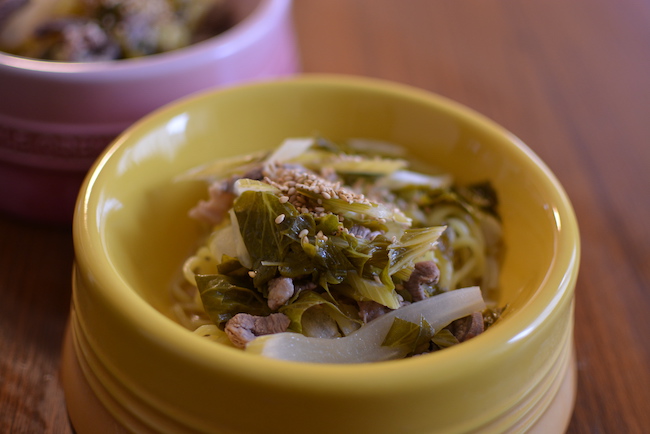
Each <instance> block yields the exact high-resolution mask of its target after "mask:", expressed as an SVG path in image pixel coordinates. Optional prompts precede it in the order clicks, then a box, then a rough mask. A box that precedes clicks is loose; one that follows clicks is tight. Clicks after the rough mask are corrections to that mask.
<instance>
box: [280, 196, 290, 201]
mask: <svg viewBox="0 0 650 434" xmlns="http://www.w3.org/2000/svg"><path fill="white" fill-rule="evenodd" d="M287 202H289V196H284V195H283V196H280V203H287Z"/></svg>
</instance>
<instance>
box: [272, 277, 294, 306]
mask: <svg viewBox="0 0 650 434" xmlns="http://www.w3.org/2000/svg"><path fill="white" fill-rule="evenodd" d="M294 292H295V287H294V285H293V280H292V279H291V278H290V277H276V278H274V279H271V280H269V296H268V301H267V304H268V305H269V307H270V308H271V309H272V310H276V309H277V308H279V307H280V306H282V305H284V304H285V303H286V302H287V301H289V299H290V298H291V297H292V296H293V294H294Z"/></svg>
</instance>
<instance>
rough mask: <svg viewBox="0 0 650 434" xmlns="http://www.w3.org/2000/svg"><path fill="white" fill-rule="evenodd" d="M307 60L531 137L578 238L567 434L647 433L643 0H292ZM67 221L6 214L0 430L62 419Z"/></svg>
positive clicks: (649, 95) (0, 275) (649, 284)
mask: <svg viewBox="0 0 650 434" xmlns="http://www.w3.org/2000/svg"><path fill="white" fill-rule="evenodd" d="M295 21H296V29H297V33H298V37H299V41H300V52H301V55H302V63H303V70H304V71H305V72H327V73H345V74H355V75H365V76H372V77H379V78H383V79H389V80H394V81H398V82H402V83H406V84H410V85H413V86H418V87H421V88H423V89H427V90H430V91H433V92H436V93H439V94H442V95H445V96H447V97H450V98H452V99H454V100H457V101H459V102H461V103H464V104H465V105H467V106H469V107H471V108H473V109H475V110H477V111H479V112H482V113H483V114H485V115H487V116H488V117H490V118H492V119H494V120H495V121H496V122H498V123H500V124H502V125H503V126H505V127H506V128H507V129H509V130H510V131H512V132H513V133H514V134H516V135H517V136H519V137H520V138H521V139H522V140H523V141H524V142H526V143H527V144H528V145H529V146H530V147H531V148H532V149H533V150H534V151H535V152H536V153H537V154H538V155H539V156H540V157H541V158H542V159H543V160H544V161H545V162H546V163H547V164H548V165H549V166H550V168H551V169H552V170H553V171H554V172H555V174H556V175H557V177H558V178H559V179H560V181H561V182H562V184H563V185H564V187H565V189H566V191H567V193H568V194H569V196H570V198H571V200H572V201H573V205H574V207H575V211H576V214H577V217H578V221H579V225H580V230H581V237H582V262H581V272H580V277H579V279H578V285H577V289H576V328H575V342H576V348H577V358H578V381H579V385H578V387H579V389H578V396H577V402H576V406H575V411H574V415H573V418H572V420H571V423H570V426H569V429H568V432H570V433H641V432H650V405H649V404H648V403H649V402H650V319H649V317H650V294H649V292H648V290H649V289H650V193H649V192H650V174H649V173H648V168H650V2H648V1H647V0H590V1H588V0H573V1H566V0H544V1H522V0H499V1H468V0H453V1H452V0H447V1H443V0H437V1H436V0H406V1H405V0H296V2H295ZM72 260H73V249H72V240H71V232H70V229H69V228H67V227H48V226H44V225H39V224H34V223H29V222H24V221H19V220H16V219H12V218H11V217H8V216H0V432H2V433H6V432H12V433H42V432H56V433H68V432H71V427H70V426H69V424H68V420H67V416H66V410H65V403H64V397H63V394H62V391H61V386H60V383H59V379H58V365H59V354H60V345H61V338H62V335H63V331H64V325H65V322H66V318H67V315H68V308H69V300H70V273H71V264H72Z"/></svg>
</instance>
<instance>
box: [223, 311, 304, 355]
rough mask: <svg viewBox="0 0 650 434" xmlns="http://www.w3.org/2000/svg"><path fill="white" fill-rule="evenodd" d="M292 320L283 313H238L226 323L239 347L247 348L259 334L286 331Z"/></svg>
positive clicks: (227, 330) (229, 335)
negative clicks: (267, 314) (256, 314)
mask: <svg viewBox="0 0 650 434" xmlns="http://www.w3.org/2000/svg"><path fill="white" fill-rule="evenodd" d="M290 323H291V320H290V319H289V317H288V316H286V315H285V314H283V313H272V314H271V315H269V316H255V315H249V314H247V313H238V314H237V315H235V316H233V317H232V318H230V319H229V320H228V322H227V323H226V329H225V331H226V334H227V335H228V338H229V339H230V342H232V343H233V345H235V346H236V347H238V348H246V344H248V343H249V342H250V341H252V340H253V339H255V338H256V337H257V336H263V335H271V334H274V333H282V332H286V331H287V329H288V328H289V324H290Z"/></svg>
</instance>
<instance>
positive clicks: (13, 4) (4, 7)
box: [0, 0, 29, 25]
mask: <svg viewBox="0 0 650 434" xmlns="http://www.w3.org/2000/svg"><path fill="white" fill-rule="evenodd" d="M27 3H29V0H0V25H2V23H4V22H5V21H6V20H7V19H9V18H10V17H11V16H12V15H13V14H14V13H16V11H18V10H20V9H21V8H22V7H23V6H25V5H26V4H27Z"/></svg>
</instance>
